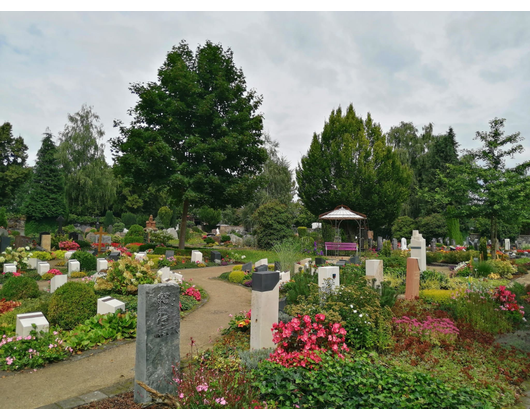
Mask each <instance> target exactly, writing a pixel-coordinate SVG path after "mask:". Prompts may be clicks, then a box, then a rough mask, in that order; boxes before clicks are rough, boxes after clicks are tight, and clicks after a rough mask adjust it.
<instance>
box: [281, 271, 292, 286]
mask: <svg viewBox="0 0 530 420" xmlns="http://www.w3.org/2000/svg"><path fill="white" fill-rule="evenodd" d="M290 281H291V272H290V271H281V272H280V285H281V284H283V283H288V282H290Z"/></svg>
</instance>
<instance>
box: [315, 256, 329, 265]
mask: <svg viewBox="0 0 530 420" xmlns="http://www.w3.org/2000/svg"><path fill="white" fill-rule="evenodd" d="M315 264H316V265H324V264H326V259H325V258H319V257H316V258H315Z"/></svg>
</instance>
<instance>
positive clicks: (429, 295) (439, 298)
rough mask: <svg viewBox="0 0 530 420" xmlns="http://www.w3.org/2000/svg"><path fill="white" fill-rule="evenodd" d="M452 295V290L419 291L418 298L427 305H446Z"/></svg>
mask: <svg viewBox="0 0 530 420" xmlns="http://www.w3.org/2000/svg"><path fill="white" fill-rule="evenodd" d="M454 294H455V292H454V291H453V290H420V298H421V299H423V300H424V301H425V302H427V303H441V304H448V303H449V302H450V299H451V296H453V295H454Z"/></svg>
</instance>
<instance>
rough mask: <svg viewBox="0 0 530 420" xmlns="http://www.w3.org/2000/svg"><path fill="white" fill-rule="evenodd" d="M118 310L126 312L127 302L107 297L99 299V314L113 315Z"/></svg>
mask: <svg viewBox="0 0 530 420" xmlns="http://www.w3.org/2000/svg"><path fill="white" fill-rule="evenodd" d="M118 309H121V310H122V311H125V302H122V301H121V300H118V299H115V298H113V297H111V296H105V297H102V298H99V299H98V312H97V313H98V314H100V315H104V314H109V313H110V314H113V313H115V312H116V311H117V310H118Z"/></svg>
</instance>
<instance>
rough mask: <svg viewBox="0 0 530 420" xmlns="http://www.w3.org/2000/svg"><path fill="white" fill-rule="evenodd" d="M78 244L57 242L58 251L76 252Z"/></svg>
mask: <svg viewBox="0 0 530 420" xmlns="http://www.w3.org/2000/svg"><path fill="white" fill-rule="evenodd" d="M79 248H81V247H80V246H79V244H78V243H77V242H75V241H63V242H59V249H62V250H65V251H78V250H79Z"/></svg>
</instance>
